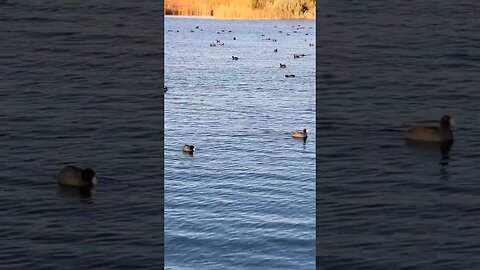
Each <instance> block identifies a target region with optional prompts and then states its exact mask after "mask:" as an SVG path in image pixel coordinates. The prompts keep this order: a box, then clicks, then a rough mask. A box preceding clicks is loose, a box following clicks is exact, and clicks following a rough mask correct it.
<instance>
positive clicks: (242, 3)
mask: <svg viewBox="0 0 480 270" xmlns="http://www.w3.org/2000/svg"><path fill="white" fill-rule="evenodd" d="M315 8H316V0H197V1H191V0H165V2H164V9H165V11H164V12H165V15H180V16H207V17H213V18H218V19H251V20H254V19H315V16H316V10H315Z"/></svg>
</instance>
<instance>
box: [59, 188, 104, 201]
mask: <svg viewBox="0 0 480 270" xmlns="http://www.w3.org/2000/svg"><path fill="white" fill-rule="evenodd" d="M95 193H96V191H95V188H77V187H68V186H58V192H57V194H58V195H59V197H62V198H78V199H79V200H80V202H83V203H86V204H91V203H93V199H94V197H95Z"/></svg>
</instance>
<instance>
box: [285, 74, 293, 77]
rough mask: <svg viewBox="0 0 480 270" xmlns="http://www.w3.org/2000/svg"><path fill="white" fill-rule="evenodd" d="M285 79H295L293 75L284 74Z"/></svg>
mask: <svg viewBox="0 0 480 270" xmlns="http://www.w3.org/2000/svg"><path fill="white" fill-rule="evenodd" d="M285 78H295V75H294V74H286V75H285Z"/></svg>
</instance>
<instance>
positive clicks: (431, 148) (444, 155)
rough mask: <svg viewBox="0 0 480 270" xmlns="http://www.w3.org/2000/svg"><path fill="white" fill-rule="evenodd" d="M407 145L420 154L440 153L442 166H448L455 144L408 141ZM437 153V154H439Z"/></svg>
mask: <svg viewBox="0 0 480 270" xmlns="http://www.w3.org/2000/svg"><path fill="white" fill-rule="evenodd" d="M407 144H408V145H409V146H410V147H411V148H412V149H413V150H414V151H415V152H419V153H426V154H429V153H435V152H437V151H438V152H439V153H440V158H441V159H440V164H441V165H442V166H443V165H448V162H449V160H450V150H451V148H452V145H453V142H451V141H450V142H444V143H430V142H416V141H408V140H407ZM438 152H437V153H438Z"/></svg>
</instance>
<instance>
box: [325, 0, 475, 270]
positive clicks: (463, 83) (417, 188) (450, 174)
mask: <svg viewBox="0 0 480 270" xmlns="http://www.w3.org/2000/svg"><path fill="white" fill-rule="evenodd" d="M327 2H328V1H327ZM479 8H480V3H479V2H477V1H462V2H461V3H459V2H455V3H453V2H446V1H424V0H422V1H417V2H415V3H413V2H398V1H376V2H367V1H357V2H335V3H334V4H332V3H330V4H325V5H323V4H320V6H319V9H320V10H322V12H321V14H320V13H319V14H320V17H319V18H318V19H319V21H320V23H321V26H322V28H321V30H320V31H319V41H318V42H319V48H318V55H317V57H318V59H317V60H318V62H319V65H318V69H317V72H318V76H319V80H318V84H319V89H318V95H319V104H318V108H319V111H318V115H319V118H318V125H319V141H318V144H319V149H321V150H320V152H319V154H318V162H319V164H320V165H319V171H318V173H319V180H318V181H319V182H318V183H319V184H318V185H319V195H318V203H319V204H318V221H317V225H318V230H319V234H318V241H319V249H318V256H319V257H318V259H319V269H476V268H478V265H479V264H480V258H479V257H478V256H477V255H478V252H479V251H480V248H479V245H478V241H477V238H478V235H479V234H480V227H479V226H478V224H479V222H480V207H479V205H480V185H479V180H480V179H479V178H478V176H479V166H478V159H479V157H480V154H479V153H480V143H479V141H478V138H479V135H480V126H479V125H478V119H479V117H480V109H479V106H478V101H479V98H480V91H479V87H478V86H479V84H480V78H479V76H478V71H479V69H480V61H479V60H480V50H479V49H480V34H479V32H478V27H479V26H480V21H479V20H478V9H479ZM446 113H448V114H450V115H451V116H452V117H453V119H454V120H455V121H456V123H457V125H456V126H454V129H453V133H454V137H455V139H456V141H455V143H454V144H453V146H452V148H451V151H450V153H449V156H448V157H442V156H441V154H440V151H439V149H438V148H429V147H422V146H414V145H409V144H407V143H406V142H405V141H404V140H403V139H402V135H403V131H404V130H406V129H407V128H408V127H409V126H410V125H413V124H418V123H421V124H425V123H431V124H432V125H438V123H439V119H440V117H441V116H442V115H443V114H446Z"/></svg>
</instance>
